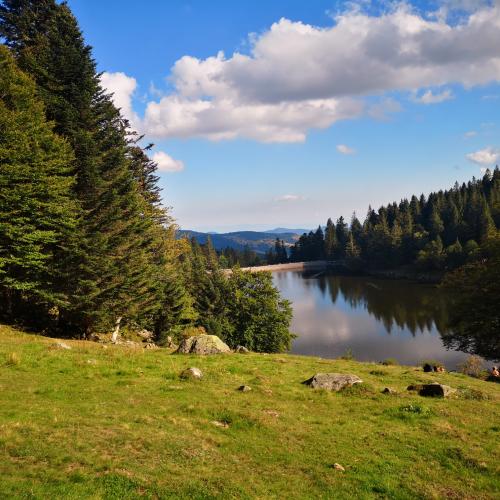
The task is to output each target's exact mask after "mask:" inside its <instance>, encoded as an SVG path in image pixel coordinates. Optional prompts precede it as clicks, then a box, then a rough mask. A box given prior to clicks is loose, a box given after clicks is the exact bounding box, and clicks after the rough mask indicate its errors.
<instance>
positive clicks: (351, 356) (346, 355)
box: [340, 347, 354, 361]
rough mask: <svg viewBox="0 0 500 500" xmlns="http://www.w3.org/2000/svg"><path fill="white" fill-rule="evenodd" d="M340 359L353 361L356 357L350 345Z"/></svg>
mask: <svg viewBox="0 0 500 500" xmlns="http://www.w3.org/2000/svg"><path fill="white" fill-rule="evenodd" d="M340 359H343V360H345V361H352V360H353V359H354V354H353V352H352V349H351V348H350V347H349V348H347V349H346V350H345V352H344V354H342V356H340Z"/></svg>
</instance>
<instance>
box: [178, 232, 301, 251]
mask: <svg viewBox="0 0 500 500" xmlns="http://www.w3.org/2000/svg"><path fill="white" fill-rule="evenodd" d="M300 234H302V233H300ZM184 236H186V237H188V238H193V237H194V238H196V240H197V241H198V243H202V244H203V243H206V242H207V238H208V236H210V239H211V240H212V244H213V246H214V248H215V249H216V250H222V249H224V248H227V247H229V248H234V249H236V250H243V249H244V248H245V246H246V245H248V246H249V247H250V248H251V249H252V250H254V251H255V252H257V253H261V254H264V253H266V251H267V250H268V249H269V248H271V247H272V246H274V243H275V241H276V238H279V239H280V240H283V241H284V242H285V244H289V245H293V244H294V243H295V242H296V241H297V240H298V239H299V236H300V235H299V233H295V232H278V233H275V232H271V231H262V232H261V231H236V232H232V233H218V234H213V233H200V232H198V231H190V230H187V229H180V230H179V231H177V237H178V238H182V237H184Z"/></svg>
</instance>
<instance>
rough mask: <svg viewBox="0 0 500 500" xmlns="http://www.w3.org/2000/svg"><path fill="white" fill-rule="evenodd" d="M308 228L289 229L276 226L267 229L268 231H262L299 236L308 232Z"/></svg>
mask: <svg viewBox="0 0 500 500" xmlns="http://www.w3.org/2000/svg"><path fill="white" fill-rule="evenodd" d="M309 231H310V229H289V228H287V227H277V228H276V229H269V230H268V231H264V233H269V234H288V233H292V234H298V235H299V236H301V235H303V234H304V233H309Z"/></svg>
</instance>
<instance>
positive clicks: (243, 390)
mask: <svg viewBox="0 0 500 500" xmlns="http://www.w3.org/2000/svg"><path fill="white" fill-rule="evenodd" d="M251 390H252V388H251V387H250V386H248V385H240V386H239V387H238V391H241V392H249V391H251Z"/></svg>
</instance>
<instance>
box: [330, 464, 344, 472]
mask: <svg viewBox="0 0 500 500" xmlns="http://www.w3.org/2000/svg"><path fill="white" fill-rule="evenodd" d="M332 467H333V468H334V469H335V470H339V471H340V472H345V469H344V467H342V465H340V464H333V466H332Z"/></svg>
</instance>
